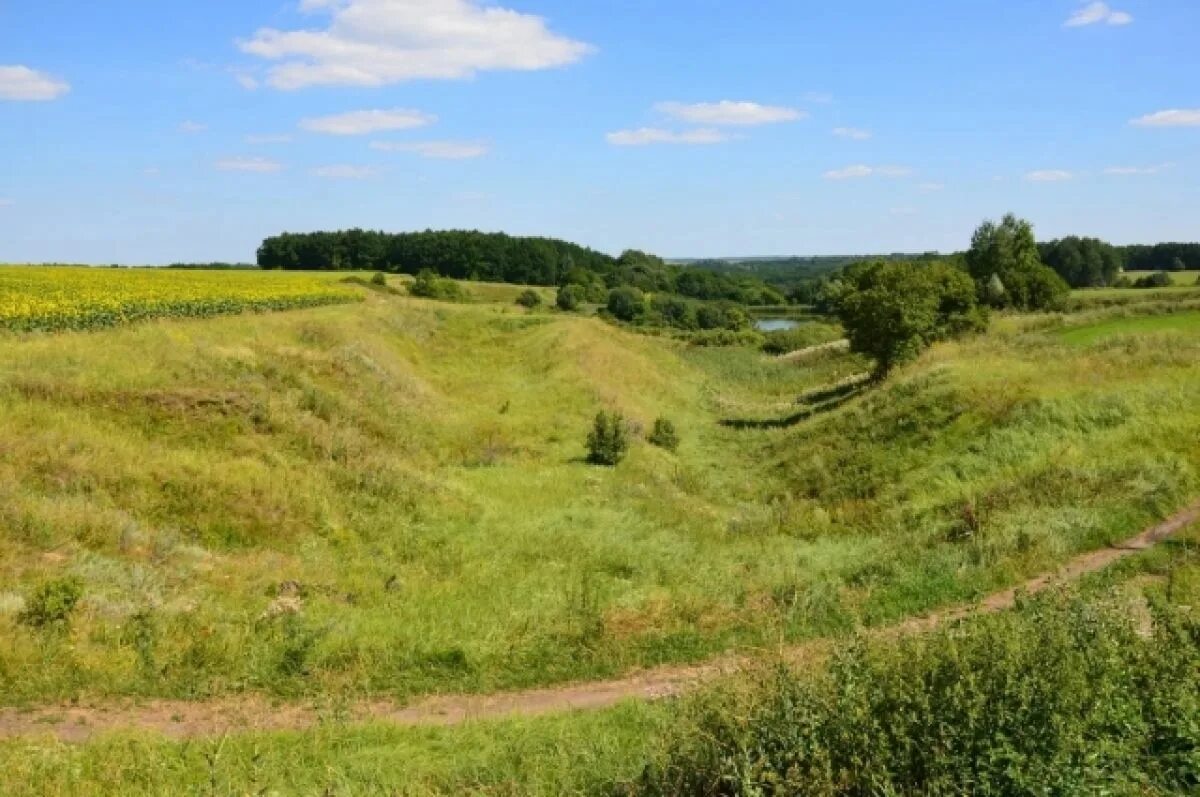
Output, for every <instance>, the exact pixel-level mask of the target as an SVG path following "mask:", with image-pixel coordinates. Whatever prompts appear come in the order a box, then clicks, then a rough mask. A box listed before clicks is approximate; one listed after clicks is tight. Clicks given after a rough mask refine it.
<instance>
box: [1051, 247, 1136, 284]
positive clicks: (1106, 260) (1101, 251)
mask: <svg viewBox="0 0 1200 797" xmlns="http://www.w3.org/2000/svg"><path fill="white" fill-rule="evenodd" d="M1038 254H1039V255H1040V256H1041V259H1042V262H1043V263H1045V264H1046V265H1047V266H1049V267H1050V268H1052V269H1054V271H1055V272H1056V273H1057V274H1058V275H1059V276H1060V277H1062V278H1063V279H1064V280H1066V281H1067V284H1068V285H1070V286H1071V287H1072V288H1103V287H1106V286H1108V285H1112V284H1113V283H1114V282H1116V281H1117V278H1118V277H1119V276H1120V274H1121V269H1122V267H1123V265H1124V258H1123V257H1122V255H1121V252H1120V250H1118V249H1117V248H1116V247H1114V246H1112V245H1110V244H1107V243H1105V242H1104V241H1101V240H1099V239H1097V238H1080V237H1078V236H1075V235H1071V236H1068V237H1066V238H1062V239H1060V240H1057V241H1051V242H1050V243H1044V244H1038Z"/></svg>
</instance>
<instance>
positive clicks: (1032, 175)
mask: <svg viewBox="0 0 1200 797" xmlns="http://www.w3.org/2000/svg"><path fill="white" fill-rule="evenodd" d="M1074 179H1075V175H1074V174H1073V173H1072V172H1069V171H1067V170H1065V169H1037V170H1035V171H1032V172H1027V173H1026V174H1025V182H1028V183H1065V182H1066V181H1067V180H1074Z"/></svg>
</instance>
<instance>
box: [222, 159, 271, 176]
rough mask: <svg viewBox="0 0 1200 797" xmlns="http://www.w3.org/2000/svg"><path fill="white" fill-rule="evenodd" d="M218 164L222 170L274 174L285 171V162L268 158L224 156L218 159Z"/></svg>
mask: <svg viewBox="0 0 1200 797" xmlns="http://www.w3.org/2000/svg"><path fill="white" fill-rule="evenodd" d="M216 166H217V170H218V171H222V172H248V173H250V174H274V173H275V172H280V171H283V164H281V163H279V162H277V161H273V160H270V159H268V158H224V159H222V160H219V161H217V163H216Z"/></svg>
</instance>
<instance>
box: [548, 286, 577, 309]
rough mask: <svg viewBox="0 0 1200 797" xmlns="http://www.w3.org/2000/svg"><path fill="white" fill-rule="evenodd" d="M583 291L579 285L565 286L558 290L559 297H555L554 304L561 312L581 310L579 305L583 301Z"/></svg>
mask: <svg viewBox="0 0 1200 797" xmlns="http://www.w3.org/2000/svg"><path fill="white" fill-rule="evenodd" d="M582 293H583V289H582V288H580V287H579V286H578V285H564V286H563V287H561V288H559V289H558V296H556V297H555V299H554V303H555V305H557V306H558V309H559V310H562V311H564V312H567V313H570V312H573V311H575V310H578V309H579V304H580V302H581V301H582Z"/></svg>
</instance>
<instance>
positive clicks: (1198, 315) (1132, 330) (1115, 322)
mask: <svg viewBox="0 0 1200 797" xmlns="http://www.w3.org/2000/svg"><path fill="white" fill-rule="evenodd" d="M1195 332H1200V312H1186V313H1172V314H1165V315H1148V316H1134V317H1128V318H1114V319H1112V320H1109V321H1103V322H1101V323H1098V324H1089V325H1087V326H1079V327H1071V328H1068V329H1064V330H1062V331H1061V332H1060V333H1059V337H1060V338H1062V339H1063V340H1064V341H1066V342H1067V343H1071V344H1075V345H1088V344H1091V343H1095V342H1097V341H1100V340H1105V339H1107V338H1111V337H1115V336H1118V335H1149V334H1159V333H1195Z"/></svg>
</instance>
